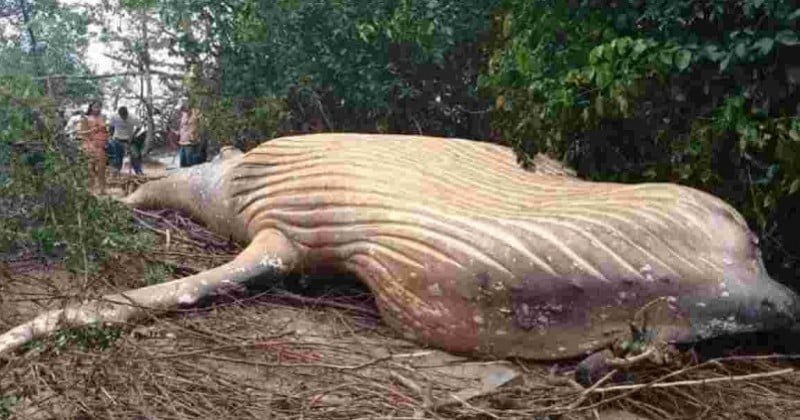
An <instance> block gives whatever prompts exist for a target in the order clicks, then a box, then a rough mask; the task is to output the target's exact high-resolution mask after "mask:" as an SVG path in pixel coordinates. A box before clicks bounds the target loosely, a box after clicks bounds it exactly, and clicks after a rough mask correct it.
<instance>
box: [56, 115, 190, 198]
mask: <svg viewBox="0 0 800 420" xmlns="http://www.w3.org/2000/svg"><path fill="white" fill-rule="evenodd" d="M197 125H198V112H197V111H196V110H193V109H191V108H189V107H188V106H187V104H186V102H183V103H182V104H181V106H180V123H179V128H178V130H177V132H176V134H177V135H178V136H179V140H178V145H179V149H180V150H179V155H180V166H181V167H187V166H192V165H196V164H199V163H202V161H203V160H204V159H203V156H202V154H201V153H200V145H199V141H198V135H197ZM139 127H141V122H140V121H139V119H137V118H136V117H134V116H132V115H130V113H129V112H128V108H127V107H124V106H122V107H119V109H117V112H116V114H115V115H114V116H113V117H112V118H111V120H110V121H107V120H106V118H105V116H103V113H102V104H101V103H100V102H99V101H93V102H91V103H90V104H89V106H88V108H87V110H86V113H77V114H76V115H74V116H73V118H71V119H70V121H69V122H68V125H67V132H68V133H69V134H71V136H72V137H74V138H75V139H76V140H78V141H80V143H81V149H82V150H83V152H84V153H85V154H86V157H87V158H88V165H89V179H88V186H89V189H90V190H91V191H93V192H97V193H99V194H105V187H106V167H110V168H111V171H112V174H114V175H119V174H120V173H121V172H122V166H123V161H124V159H125V155H128V156H129V159H130V165H131V169H132V171H133V172H134V173H135V174H136V175H143V173H144V172H143V170H142V153H143V151H144V150H143V149H144V136H143V135H139V136H137V135H136V133H137V129H138V128H139Z"/></svg>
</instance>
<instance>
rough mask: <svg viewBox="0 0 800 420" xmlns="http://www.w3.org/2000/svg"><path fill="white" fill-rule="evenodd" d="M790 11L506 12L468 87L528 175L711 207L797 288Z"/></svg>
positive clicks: (593, 6)
mask: <svg viewBox="0 0 800 420" xmlns="http://www.w3.org/2000/svg"><path fill="white" fill-rule="evenodd" d="M799 18H800V4H798V3H797V2H793V1H765V0H736V1H721V0H709V1H702V2H697V1H688V0H684V1H652V2H641V1H619V2H606V1H569V2H567V1H537V2H529V1H521V0H507V1H505V2H504V3H503V12H502V13H500V14H498V15H497V17H496V18H495V21H494V31H493V33H494V35H495V37H494V39H493V41H492V42H493V43H494V48H492V56H491V58H490V61H489V66H488V67H487V69H486V72H485V73H484V74H483V75H482V77H481V80H480V83H481V87H482V88H483V89H484V92H487V93H488V94H490V95H493V96H495V97H496V101H495V110H494V111H493V116H492V118H493V124H494V126H495V127H496V128H497V129H498V130H499V131H500V132H501V134H502V137H503V138H505V139H507V140H509V141H510V142H511V143H512V144H513V145H514V147H515V149H516V150H517V152H518V155H519V158H520V161H521V162H522V163H527V162H528V161H529V158H530V156H532V154H533V153H535V152H537V151H546V152H549V153H552V154H555V155H558V156H562V157H564V158H565V159H566V160H568V161H569V163H571V164H573V165H574V166H575V167H576V168H577V169H578V171H579V173H580V174H581V175H583V176H586V177H589V178H592V179H596V180H612V181H625V182H642V181H672V182H680V183H683V184H686V185H690V186H693V187H697V188H700V189H702V190H705V191H709V192H711V193H714V194H715V195H717V196H720V197H722V198H723V199H725V200H726V201H728V202H729V203H731V204H733V205H734V206H735V207H736V208H737V209H739V210H740V211H742V213H743V214H744V215H745V216H746V218H747V219H748V221H749V222H750V225H751V227H752V228H753V229H755V230H757V231H758V233H759V234H760V236H761V237H762V238H764V239H765V241H764V243H763V245H762V249H763V250H764V251H765V257H766V259H767V262H768V266H769V268H770V271H771V272H773V273H775V274H777V277H779V278H781V279H784V281H790V279H795V278H798V274H800V264H798V263H799V262H800V260H798V258H797V256H796V255H798V254H800V241H798V239H797V238H796V235H792V234H791V233H790V230H789V226H790V225H789V224H788V223H789V221H790V219H791V218H792V217H796V215H795V216H792V215H793V212H794V210H793V209H794V208H796V207H797V205H798V204H800V197H799V196H798V194H797V193H798V190H799V189H800V166H798V162H800V154H798V153H800V149H799V148H800V121H799V120H798V108H797V107H798V99H800V89H799V88H798V85H800V63H799V62H798V60H797V58H796V57H798V53H800V39H798V32H797V29H798V23H799V21H798V19H799Z"/></svg>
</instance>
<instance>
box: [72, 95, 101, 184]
mask: <svg viewBox="0 0 800 420" xmlns="http://www.w3.org/2000/svg"><path fill="white" fill-rule="evenodd" d="M101 111H102V105H101V103H100V102H99V101H92V102H91V103H90V104H89V107H88V109H87V110H86V116H85V118H83V119H81V121H80V123H79V128H78V132H77V134H78V137H79V138H80V139H81V149H83V152H84V153H85V154H86V157H87V158H88V159H89V190H90V191H91V190H93V189H94V188H95V187H97V188H99V193H100V194H105V192H106V160H107V158H106V145H107V143H108V130H107V129H106V121H105V118H103V114H102V113H101Z"/></svg>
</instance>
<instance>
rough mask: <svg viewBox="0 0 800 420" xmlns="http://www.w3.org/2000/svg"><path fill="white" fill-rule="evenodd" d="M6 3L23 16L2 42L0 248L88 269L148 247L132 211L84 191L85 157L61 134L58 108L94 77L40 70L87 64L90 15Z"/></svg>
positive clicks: (91, 88)
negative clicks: (66, 76)
mask: <svg viewBox="0 0 800 420" xmlns="http://www.w3.org/2000/svg"><path fill="white" fill-rule="evenodd" d="M3 5H4V9H3V10H4V11H6V13H9V14H11V13H12V12H17V13H19V14H20V16H23V18H22V19H20V22H21V24H20V26H18V27H17V28H16V31H10V33H12V34H16V36H12V37H10V38H8V39H3V43H2V45H0V49H2V54H0V57H3V58H2V59H0V254H5V255H8V254H14V253H16V252H20V251H23V250H29V251H33V252H35V253H36V254H38V255H40V256H43V257H51V258H65V259H66V263H67V266H68V267H69V268H70V269H72V270H74V271H81V272H86V271H91V270H93V269H94V268H95V267H96V266H97V264H98V263H99V262H100V261H101V260H102V259H103V258H105V257H106V256H108V255H109V254H110V253H112V252H115V251H120V250H126V251H129V250H134V251H135V250H141V249H146V248H147V247H148V246H149V245H150V244H151V243H152V237H151V235H150V234H147V233H142V232H140V231H138V230H137V229H135V228H134V227H133V224H132V223H131V216H130V213H129V212H128V211H127V210H125V209H124V208H122V206H121V205H119V204H117V203H116V202H114V201H112V200H111V199H107V198H105V199H104V198H97V197H94V196H92V195H91V194H90V193H89V192H88V191H87V190H86V184H85V180H86V165H85V164H84V160H83V159H84V157H83V155H82V154H81V153H80V152H79V150H78V145H77V144H76V142H72V141H69V140H68V139H67V138H66V137H65V136H64V134H63V132H62V126H63V124H64V122H65V121H64V116H63V115H62V114H61V113H60V111H62V110H63V109H64V107H66V106H69V105H71V104H75V103H80V102H81V101H84V100H86V99H87V97H90V96H91V95H93V94H96V93H97V92H98V85H97V84H96V82H91V81H90V80H88V79H74V80H73V79H62V78H60V77H56V78H51V77H39V76H37V75H42V74H47V75H57V76H60V75H63V74H64V73H61V72H72V73H73V74H75V73H77V74H82V72H84V71H85V70H86V68H85V66H84V65H83V64H82V61H81V59H80V57H81V54H80V51H79V48H80V46H81V44H82V43H83V44H85V32H86V23H87V20H86V19H85V18H84V17H82V16H81V15H79V14H76V13H73V12H71V11H70V10H68V9H64V8H61V7H59V5H58V3H57V2H37V3H36V4H35V6H36V7H32V5H31V4H29V3H28V2H15V3H14V4H13V5H5V4H3ZM20 5H21V6H20ZM15 7H21V8H22V9H23V10H19V9H18V8H15ZM23 12H24V13H23ZM31 45H36V47H35V48H31ZM7 54H8V55H7ZM11 57H16V59H15V61H14V62H11V61H6V59H7V58H8V59H10V58H11ZM20 66H21V67H20ZM67 80H73V81H74V83H73V82H67ZM62 82H63V83H62ZM59 86H60V87H59Z"/></svg>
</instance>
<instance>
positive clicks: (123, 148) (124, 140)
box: [111, 106, 144, 175]
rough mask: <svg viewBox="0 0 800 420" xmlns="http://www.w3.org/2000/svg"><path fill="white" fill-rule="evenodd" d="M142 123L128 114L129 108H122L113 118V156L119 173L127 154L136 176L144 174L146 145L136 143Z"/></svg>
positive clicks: (114, 164)
mask: <svg viewBox="0 0 800 420" xmlns="http://www.w3.org/2000/svg"><path fill="white" fill-rule="evenodd" d="M139 124H140V122H139V120H138V119H136V118H135V117H133V116H131V115H130V114H129V113H128V108H127V107H124V106H121V107H119V109H118V110H117V115H114V117H113V118H111V129H112V130H113V133H114V134H113V139H112V140H111V144H112V145H114V146H112V149H111V150H112V156H113V157H114V159H115V160H114V162H113V166H114V168H115V169H116V170H117V172H119V171H120V170H122V162H123V160H124V159H125V154H127V155H128V156H129V157H130V160H131V168H132V169H133V172H134V173H135V174H136V175H141V174H142V148H143V146H144V144H143V143H142V142H139V141H136V139H135V136H134V133H136V127H137V126H139Z"/></svg>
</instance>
